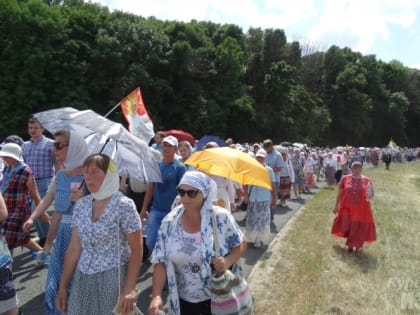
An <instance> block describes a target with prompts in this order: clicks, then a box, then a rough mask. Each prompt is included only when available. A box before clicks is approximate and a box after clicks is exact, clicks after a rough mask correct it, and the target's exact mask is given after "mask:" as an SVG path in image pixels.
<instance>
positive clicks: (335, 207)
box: [333, 186, 343, 214]
mask: <svg viewBox="0 0 420 315" xmlns="http://www.w3.org/2000/svg"><path fill="white" fill-rule="evenodd" d="M342 194H343V188H341V187H340V186H338V192H337V197H336V198H335V206H334V209H333V213H335V214H337V212H338V207H339V206H340V199H341V195H342Z"/></svg>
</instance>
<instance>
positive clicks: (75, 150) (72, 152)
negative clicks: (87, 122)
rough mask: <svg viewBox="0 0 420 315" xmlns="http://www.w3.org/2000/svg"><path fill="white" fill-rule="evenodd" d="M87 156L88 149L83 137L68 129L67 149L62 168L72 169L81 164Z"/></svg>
mask: <svg viewBox="0 0 420 315" xmlns="http://www.w3.org/2000/svg"><path fill="white" fill-rule="evenodd" d="M88 156H89V149H88V146H87V143H86V141H85V139H83V137H82V136H81V135H79V134H78V133H77V132H76V131H72V130H71V131H70V140H69V149H68V150H67V156H66V160H65V161H64V163H63V164H64V168H65V169H66V170H74V169H75V168H78V167H79V166H82V165H83V162H84V160H85V159H86V158H87V157H88Z"/></svg>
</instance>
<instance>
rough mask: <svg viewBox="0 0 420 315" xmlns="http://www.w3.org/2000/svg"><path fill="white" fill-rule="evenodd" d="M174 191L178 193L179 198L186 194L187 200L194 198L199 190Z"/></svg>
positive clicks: (179, 189)
mask: <svg viewBox="0 0 420 315" xmlns="http://www.w3.org/2000/svg"><path fill="white" fill-rule="evenodd" d="M176 191H177V192H178V194H179V195H180V196H181V197H184V196H185V194H187V196H188V197H189V198H195V197H196V196H197V194H198V192H199V190H198V189H197V190H194V189H191V190H184V189H181V188H178V189H177V190H176Z"/></svg>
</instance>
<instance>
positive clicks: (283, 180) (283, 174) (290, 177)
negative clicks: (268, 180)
mask: <svg viewBox="0 0 420 315" xmlns="http://www.w3.org/2000/svg"><path fill="white" fill-rule="evenodd" d="M280 153H281V158H282V159H283V162H284V165H285V166H286V167H283V168H282V169H281V171H280V187H279V198H280V207H286V200H287V199H290V192H291V191H292V185H293V183H294V181H295V172H294V170H293V165H292V161H291V160H290V158H289V156H288V154H287V153H288V149H287V148H282V149H281V151H280Z"/></svg>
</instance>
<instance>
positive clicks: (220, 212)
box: [151, 205, 244, 315]
mask: <svg viewBox="0 0 420 315" xmlns="http://www.w3.org/2000/svg"><path fill="white" fill-rule="evenodd" d="M213 209H214V210H215V211H216V213H217V230H218V232H219V233H218V235H219V243H220V244H219V245H220V255H221V256H226V255H227V254H229V252H230V251H231V249H232V248H233V247H236V246H239V245H240V244H241V243H242V242H243V240H244V235H243V233H242V231H241V230H240V228H239V226H238V224H237V223H236V221H235V219H234V217H233V216H232V214H231V213H230V212H229V211H228V210H226V209H224V208H221V207H218V206H213ZM183 213H184V207H183V206H182V205H180V206H178V207H176V208H174V209H173V210H172V211H171V212H170V213H168V215H167V216H166V217H165V218H164V219H163V221H162V225H161V227H160V229H159V233H158V238H157V242H156V245H155V248H154V250H153V253H152V258H151V262H152V263H154V264H156V263H164V264H165V267H166V276H167V281H168V289H169V299H170V308H171V312H173V314H176V315H179V314H180V307H179V296H178V289H177V283H176V276H175V268H174V266H173V263H172V261H171V258H170V257H169V253H170V250H169V248H171V246H174V244H173V243H172V242H173V238H172V237H171V235H173V233H174V232H175V231H176V228H177V223H178V221H179V220H180V219H181V216H182V214H183ZM201 239H202V240H203V242H201V244H202V248H201V260H202V266H203V267H202V269H201V279H202V281H203V286H204V288H205V290H206V291H207V293H208V295H209V296H210V278H211V275H212V267H211V266H210V260H211V258H212V257H214V256H215V254H214V245H213V244H214V240H213V227H212V209H208V210H203V209H202V210H201Z"/></svg>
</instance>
